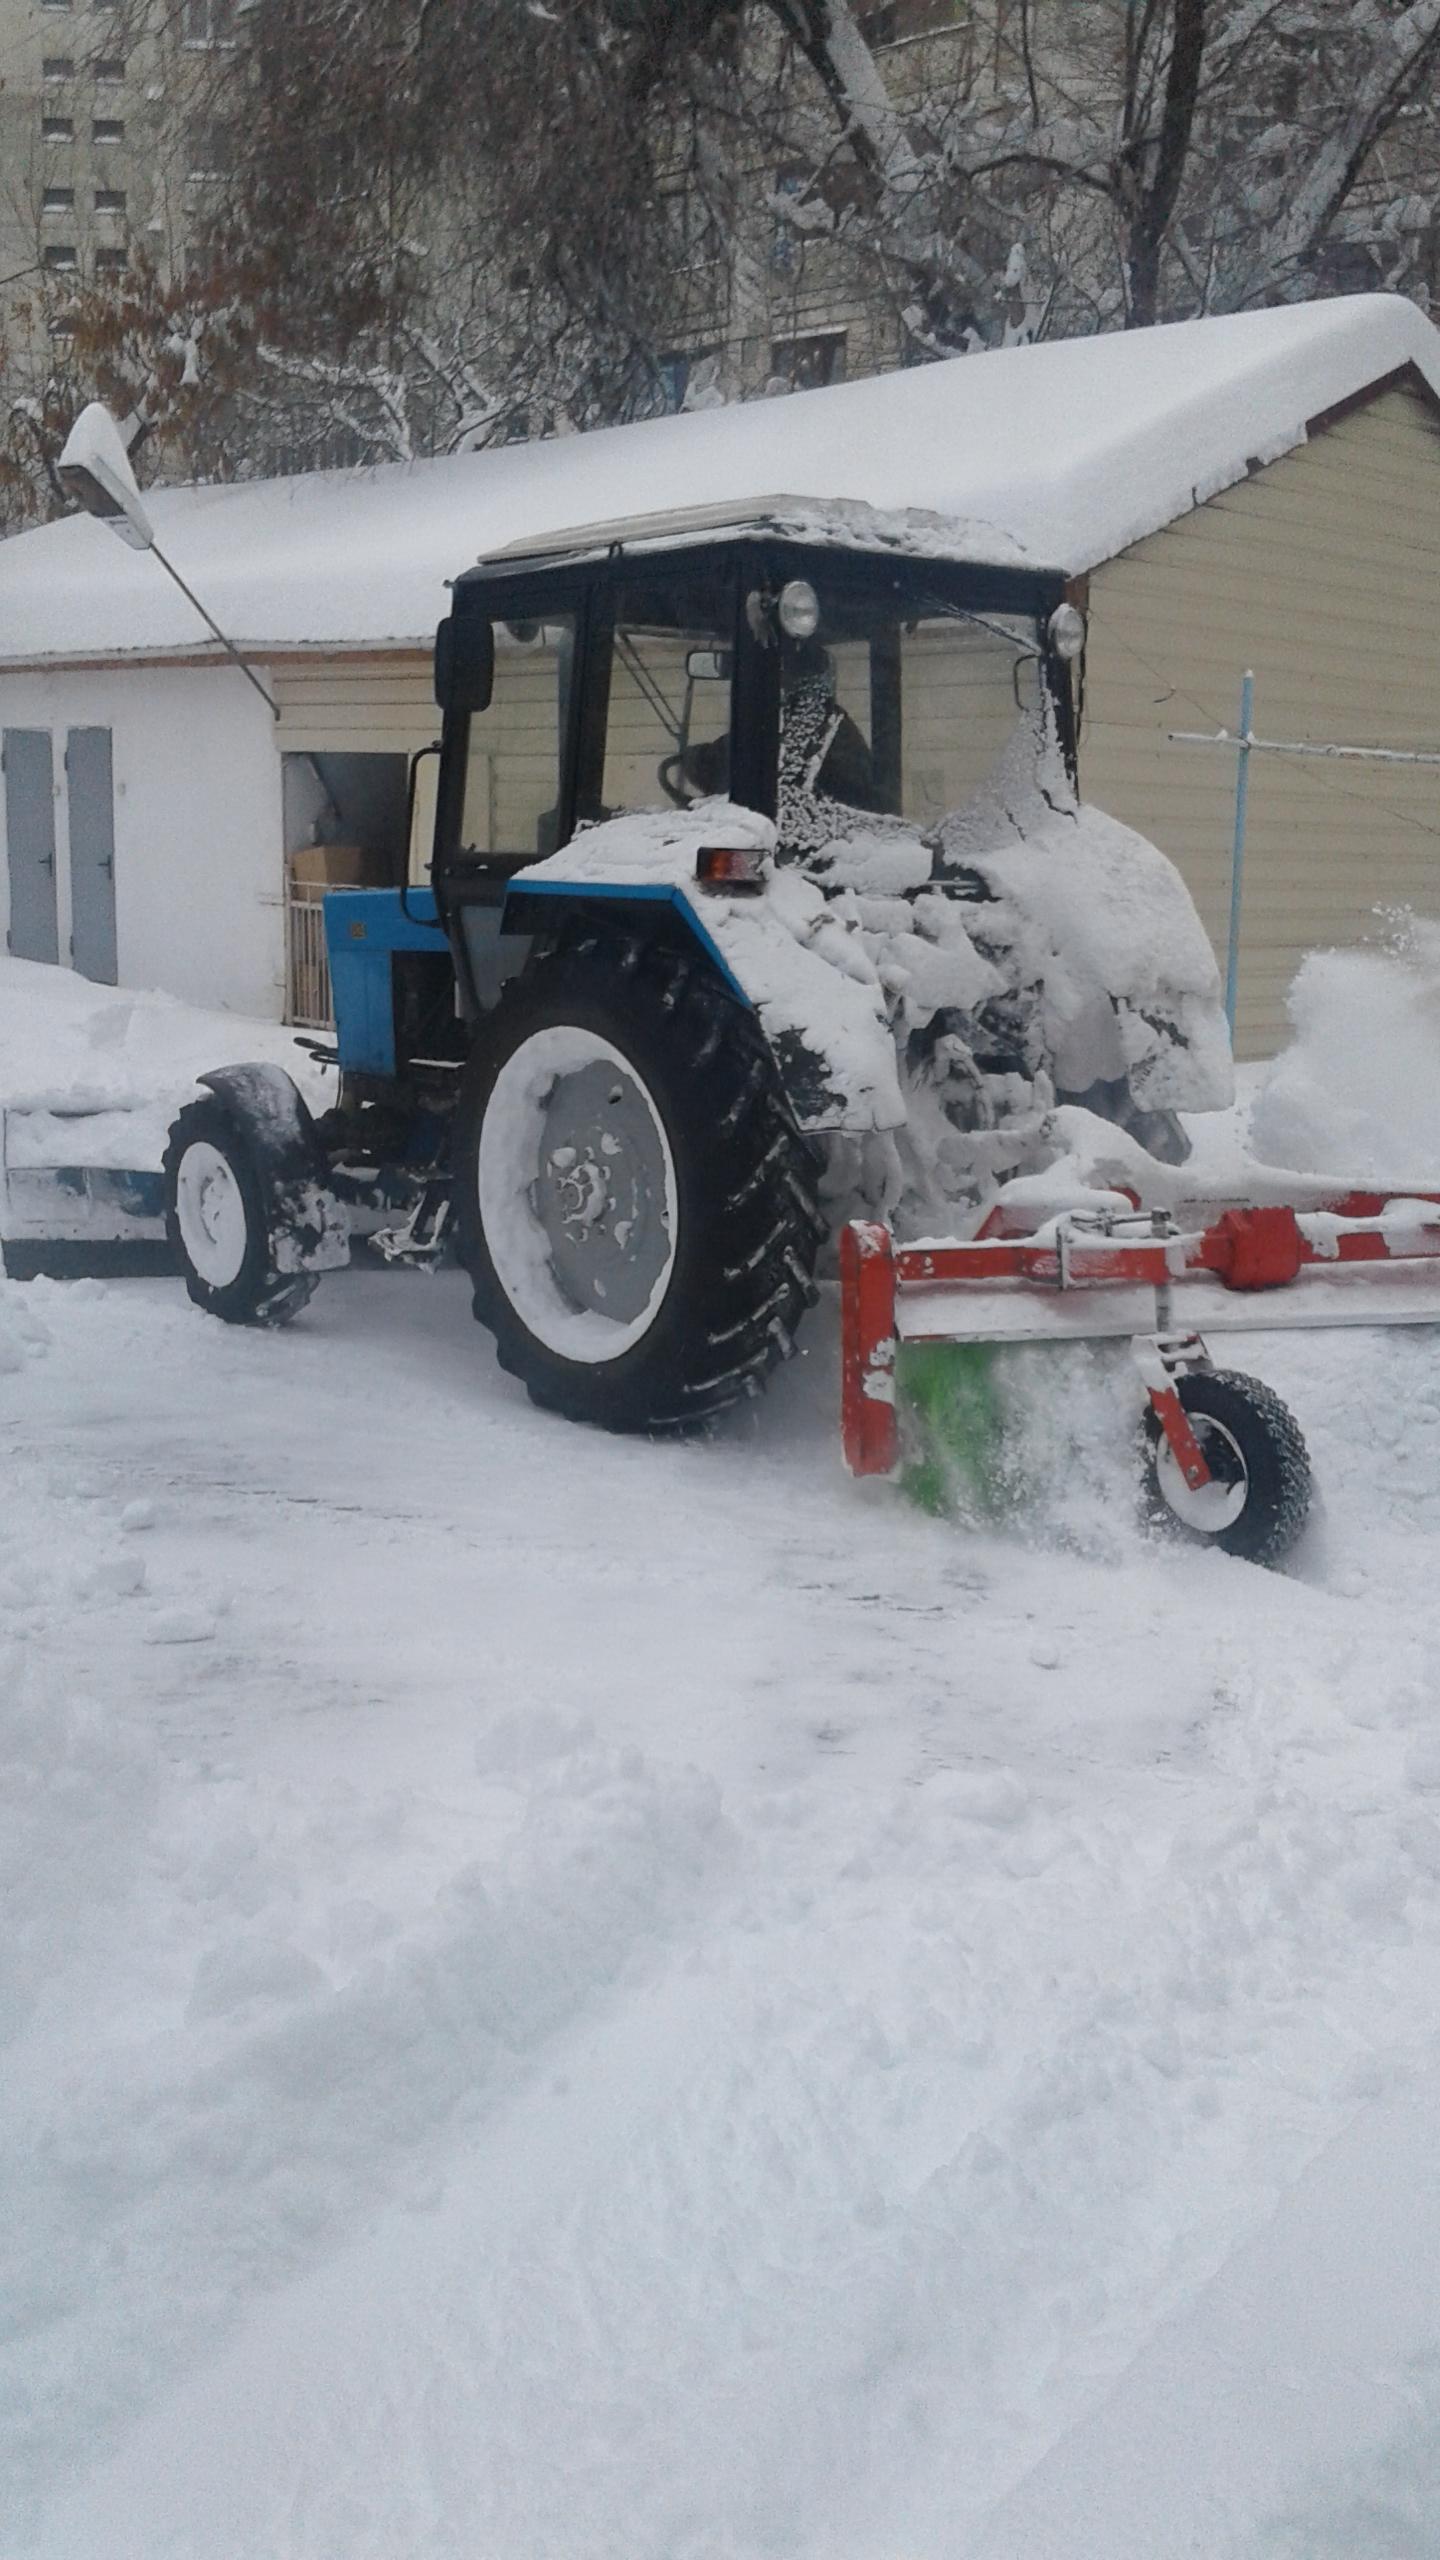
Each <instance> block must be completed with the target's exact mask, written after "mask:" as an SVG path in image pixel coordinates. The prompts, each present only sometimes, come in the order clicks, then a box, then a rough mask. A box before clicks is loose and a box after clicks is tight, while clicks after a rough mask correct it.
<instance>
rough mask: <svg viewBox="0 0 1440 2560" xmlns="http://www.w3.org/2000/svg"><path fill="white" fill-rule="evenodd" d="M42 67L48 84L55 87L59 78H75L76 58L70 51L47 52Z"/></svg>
mask: <svg viewBox="0 0 1440 2560" xmlns="http://www.w3.org/2000/svg"><path fill="white" fill-rule="evenodd" d="M40 68H41V71H42V73H43V75H44V78H45V81H46V84H47V86H49V87H51V88H53V87H54V85H55V83H56V82H57V81H58V80H73V79H74V77H75V58H74V55H73V54H69V53H47V54H46V56H45V59H44V61H43V63H42V64H41V66H40Z"/></svg>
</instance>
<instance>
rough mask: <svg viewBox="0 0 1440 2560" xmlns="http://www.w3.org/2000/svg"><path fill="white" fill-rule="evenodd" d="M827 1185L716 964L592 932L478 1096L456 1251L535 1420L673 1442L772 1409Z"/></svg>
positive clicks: (479, 1068) (515, 1010)
mask: <svg viewBox="0 0 1440 2560" xmlns="http://www.w3.org/2000/svg"><path fill="white" fill-rule="evenodd" d="M815 1183H816V1166H815V1161H814V1157H813V1154H812V1151H811V1149H810V1148H809V1147H808V1146H807V1144H806V1142H805V1140H804V1139H803V1138H802V1137H801V1135H800V1133H799V1131H798V1130H797V1129H796V1127H795V1123H794V1120H793V1118H792V1117H791V1114H790V1111H789V1108H788V1105H787V1103H786V1101H785V1097H784V1093H783V1091H782V1089H781V1085H780V1080H779V1077H778V1075H777V1073H776V1069H775V1065H774V1061H773V1059H772V1058H771V1056H770V1052H769V1049H768V1046H767V1044H766V1042H765V1040H764V1038H763V1036H762V1034H761V1032H760V1030H759V1028H758V1026H757V1025H756V1023H755V1021H754V1018H753V1016H751V1015H750V1014H748V1013H746V1012H745V1011H744V1010H743V1009H742V1008H741V1007H740V1006H739V1005H737V1004H735V1003H734V1002H732V1000H731V999H730V998H729V997H728V996H727V995H726V994H725V992H724V990H723V989H722V988H720V987H719V986H718V985H717V984H716V983H715V981H714V979H713V978H712V977H711V976H710V974H709V973H708V971H707V970H706V969H705V968H704V967H703V965H701V964H700V963H698V962H696V961H693V960H691V959H689V958H687V957H686V956H685V955H683V954H680V953H676V952H672V951H669V950H666V949H664V948H661V947H659V946H657V945H648V944H643V943H635V942H630V941H627V940H625V939H622V938H621V937H619V936H616V935H612V934H609V933H604V932H599V931H595V932H592V931H589V930H587V929H585V928H583V927H581V928H577V929H575V930H573V931H572V932H570V933H569V934H567V935H565V936H564V937H562V938H561V940H560V941H559V942H558V944H557V945H556V946H555V947H554V948H552V949H551V950H549V951H547V952H545V953H543V954H541V955H540V956H539V957H537V958H536V959H534V960H532V961H531V963H530V965H529V967H528V968H527V969H526V970H525V972H524V975H523V976H522V977H521V978H519V979H517V980H515V981H513V982H512V984H511V985H510V986H509V987H508V988H507V989H506V992H505V994H504V996H503V997H502V999H501V1002H500V1004H499V1006H498V1007H497V1009H496V1012H495V1015H494V1017H493V1019H492V1022H491V1025H490V1028H489V1033H488V1036H487V1037H486V1038H485V1039H484V1040H483V1041H482V1043H481V1045H480V1047H479V1049H478V1050H477V1052H476V1054H475V1056H474V1058H473V1059H472V1061H471V1063H470V1066H469V1068H468V1069H467V1071H466V1077H465V1082H464V1085H463V1087H462V1093H461V1101H460V1108H459V1112H458V1115H457V1127H456V1158H455V1196H456V1206H457V1223H458V1236H459V1249H460V1256H461V1259H462V1261H463V1262H464V1263H465V1266H466V1268H467V1270H468V1271H469V1273H470V1276H471V1279H472V1281H473V1283H474V1290H475V1313H476V1315H477V1317H478V1318H479V1320H480V1322H481V1323H482V1324H484V1325H488V1327H489V1328H490V1330H491V1332H492V1333H493V1334H494V1336H495V1340H496V1345H497V1349H498V1352H499V1357H500V1361H501V1365H502V1367H504V1368H506V1369H508V1370H510V1371H511V1372H512V1373H513V1374H514V1375H515V1376H517V1377H519V1378H521V1379H523V1381H524V1383H525V1385H526V1387H527V1388H528V1390H529V1392H530V1394H531V1396H532V1398H533V1399H534V1401H535V1402H536V1403H537V1404H540V1405H544V1406H547V1407H549V1408H550V1409H552V1410H554V1411H556V1412H560V1413H565V1414H568V1415H569V1416H571V1417H572V1419H574V1420H576V1421H581V1422H591V1423H598V1424H601V1425H603V1426H604V1427H605V1428H607V1429H609V1430H614V1431H673V1430H679V1429H683V1428H685V1427H686V1426H687V1425H690V1424H694V1423H697V1422H699V1421H701V1420H703V1419H704V1418H705V1416H707V1415H708V1414H712V1413H716V1412H718V1411H719V1410H720V1409H721V1408H722V1407H723V1406H725V1405H727V1404H731V1403H733V1402H734V1401H735V1400H736V1399H737V1398H738V1397H740V1396H742V1395H745V1394H747V1393H752V1394H753V1393H754V1392H755V1391H756V1390H757V1389H758V1388H759V1387H760V1386H761V1385H762V1384H763V1382H764V1380H765V1377H766V1376H767V1374H768V1372H769V1371H770V1370H771V1369H772V1368H773V1367H774V1365H775V1363H776V1362H777V1361H779V1360H781V1359H783V1358H784V1357H785V1356H786V1355H787V1354H788V1352H789V1351H790V1349H791V1347H792V1344H793V1341H794V1336H795V1330H796V1327H797V1325H798V1324H799V1321H800V1318H801V1316H802V1315H803V1313H804V1311H805V1309H806V1308H807V1307H808V1306H809V1305H810V1304H811V1302H812V1300H813V1298H814V1295H815V1292H814V1287H813V1283H812V1278H811V1274H812V1271H813V1268H814V1262H815V1253H816V1248H817V1245H818V1242H819V1239H820V1235H821V1233H822V1228H823V1222H822V1220H821V1217H820V1214H819V1210H818V1208H817V1205H816V1196H815Z"/></svg>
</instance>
